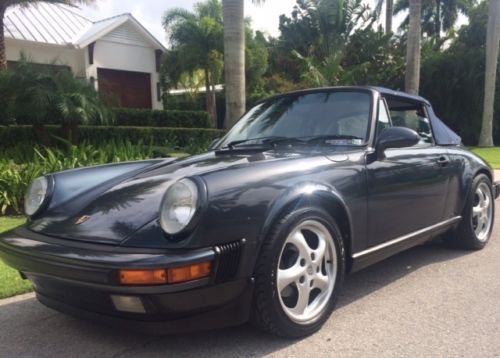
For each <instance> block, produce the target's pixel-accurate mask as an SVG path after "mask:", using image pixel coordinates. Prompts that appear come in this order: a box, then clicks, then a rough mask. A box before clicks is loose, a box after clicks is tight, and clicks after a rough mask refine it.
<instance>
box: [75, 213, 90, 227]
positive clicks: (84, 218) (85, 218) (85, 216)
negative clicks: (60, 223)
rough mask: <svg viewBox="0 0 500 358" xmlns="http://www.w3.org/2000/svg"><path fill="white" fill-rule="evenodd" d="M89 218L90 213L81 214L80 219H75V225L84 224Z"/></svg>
mask: <svg viewBox="0 0 500 358" xmlns="http://www.w3.org/2000/svg"><path fill="white" fill-rule="evenodd" d="M88 219H90V215H83V216H80V217H79V218H78V219H76V221H75V225H80V224H83V223H84V222H85V221H87V220H88Z"/></svg>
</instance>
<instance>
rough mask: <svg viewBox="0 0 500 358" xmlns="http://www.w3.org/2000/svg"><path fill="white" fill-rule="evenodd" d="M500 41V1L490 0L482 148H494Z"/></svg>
mask: <svg viewBox="0 0 500 358" xmlns="http://www.w3.org/2000/svg"><path fill="white" fill-rule="evenodd" d="M499 41H500V0H490V5H489V12H488V28H487V32H486V71H485V79H484V104H483V123H482V126H481V135H480V136H479V146H480V147H492V146H493V111H494V105H495V85H496V77H497V63H498V47H499Z"/></svg>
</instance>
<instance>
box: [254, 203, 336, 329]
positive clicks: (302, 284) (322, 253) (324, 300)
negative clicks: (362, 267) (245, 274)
mask: <svg viewBox="0 0 500 358" xmlns="http://www.w3.org/2000/svg"><path fill="white" fill-rule="evenodd" d="M344 275H345V252H344V246H343V241H342V236H341V233H340V230H339V229H338V226H337V224H336V223H335V221H334V220H333V219H332V218H331V217H330V216H329V215H328V214H327V213H325V212H324V211H323V210H320V209H316V208H306V209H300V210H297V211H295V212H293V213H291V214H289V215H287V216H285V217H284V218H283V219H282V220H280V221H279V222H278V223H277V224H276V225H275V227H274V229H273V231H272V233H271V235H270V236H269V237H268V238H267V239H266V242H265V243H264V244H263V248H262V251H261V255H260V257H259V259H258V260H257V265H256V274H255V297H254V305H255V306H254V321H255V322H256V323H257V325H258V326H259V327H261V328H263V329H265V330H266V331H269V332H271V333H274V334H277V335H280V336H284V337H289V338H299V337H303V336H307V335H309V334H311V333H313V332H315V331H317V330H318V329H319V328H320V327H321V325H322V324H323V323H324V322H325V321H326V320H327V319H328V317H329V316H330V313H331V312H332V310H333V308H334V305H335V301H336V299H337V297H338V294H339V291H340V289H341V286H342V283H343V280H344Z"/></svg>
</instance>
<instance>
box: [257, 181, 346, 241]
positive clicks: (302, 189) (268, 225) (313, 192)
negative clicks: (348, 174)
mask: <svg viewBox="0 0 500 358" xmlns="http://www.w3.org/2000/svg"><path fill="white" fill-rule="evenodd" d="M303 207H319V208H322V209H324V210H325V211H326V212H328V213H329V214H330V215H332V216H334V217H335V219H336V220H340V222H339V223H338V224H339V225H340V226H341V231H342V233H343V235H344V239H347V241H348V242H346V244H347V245H346V247H348V248H349V247H351V245H350V240H351V239H352V238H351V233H352V226H351V225H352V220H351V212H350V210H349V208H348V206H347V205H346V203H345V201H344V199H343V198H342V196H341V194H340V193H339V192H338V191H337V190H336V189H335V188H334V187H331V186H328V185H326V184H323V183H316V182H303V183H298V184H297V185H295V186H293V187H291V188H289V189H288V190H287V191H286V192H285V193H284V195H280V196H279V197H277V198H276V199H275V200H274V201H273V202H272V203H271V205H270V206H269V209H268V210H267V212H266V215H265V217H266V219H265V221H264V223H263V225H262V229H261V232H260V234H259V249H260V246H262V243H263V242H264V240H265V238H266V236H267V235H268V234H269V231H270V230H271V229H272V227H273V225H274V224H275V223H276V222H277V221H278V220H279V219H280V218H282V217H283V216H284V215H286V214H288V213H290V212H292V211H293V210H295V209H298V208H303ZM336 215H339V216H341V217H339V218H338V217H336Z"/></svg>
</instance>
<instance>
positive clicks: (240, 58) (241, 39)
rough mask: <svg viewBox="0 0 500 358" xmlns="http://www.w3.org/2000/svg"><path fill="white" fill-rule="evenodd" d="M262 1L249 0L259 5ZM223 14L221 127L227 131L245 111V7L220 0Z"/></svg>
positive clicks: (241, 0) (241, 2)
mask: <svg viewBox="0 0 500 358" xmlns="http://www.w3.org/2000/svg"><path fill="white" fill-rule="evenodd" d="M264 1H265V0H252V2H253V3H254V4H262V3H264ZM222 8H223V13H224V78H225V93H226V119H225V125H226V127H227V128H231V127H232V126H233V125H234V124H235V123H236V121H238V119H239V118H240V117H241V115H242V114H243V113H244V112H245V108H246V94H245V16H244V14H245V4H244V0H222Z"/></svg>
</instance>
